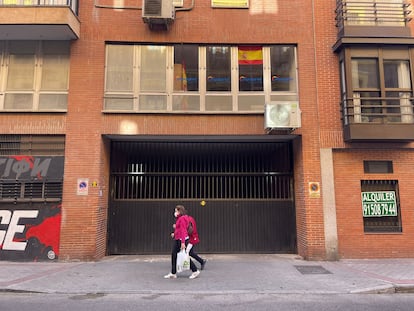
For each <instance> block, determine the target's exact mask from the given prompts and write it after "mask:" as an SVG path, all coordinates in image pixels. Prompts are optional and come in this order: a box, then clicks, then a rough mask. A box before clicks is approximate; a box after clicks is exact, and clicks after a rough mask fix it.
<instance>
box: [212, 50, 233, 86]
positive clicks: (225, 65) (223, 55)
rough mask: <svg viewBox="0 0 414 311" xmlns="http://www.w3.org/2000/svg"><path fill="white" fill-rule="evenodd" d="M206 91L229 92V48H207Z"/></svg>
mask: <svg viewBox="0 0 414 311" xmlns="http://www.w3.org/2000/svg"><path fill="white" fill-rule="evenodd" d="M206 74H207V91H230V90H231V78H230V77H231V55H230V47H226V46H209V47H207V72H206Z"/></svg>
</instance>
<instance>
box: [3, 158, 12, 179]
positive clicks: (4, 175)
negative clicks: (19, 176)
mask: <svg viewBox="0 0 414 311" xmlns="http://www.w3.org/2000/svg"><path fill="white" fill-rule="evenodd" d="M12 164H13V159H8V160H7V164H6V167H5V168H4V173H3V176H1V177H9V175H10V169H11V166H12Z"/></svg>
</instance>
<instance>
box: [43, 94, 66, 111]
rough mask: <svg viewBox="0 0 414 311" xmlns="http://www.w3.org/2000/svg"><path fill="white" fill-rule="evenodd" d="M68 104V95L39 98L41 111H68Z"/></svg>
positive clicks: (50, 95)
mask: <svg viewBox="0 0 414 311" xmlns="http://www.w3.org/2000/svg"><path fill="white" fill-rule="evenodd" d="M67 102H68V95H67V94H41V95H40V98H39V110H49V109H63V110H66V108H67Z"/></svg>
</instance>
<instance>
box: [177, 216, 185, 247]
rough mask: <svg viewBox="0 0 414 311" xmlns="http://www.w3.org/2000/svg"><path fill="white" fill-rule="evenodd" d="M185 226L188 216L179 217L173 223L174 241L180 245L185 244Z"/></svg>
mask: <svg viewBox="0 0 414 311" xmlns="http://www.w3.org/2000/svg"><path fill="white" fill-rule="evenodd" d="M187 226H188V216H187V215H179V216H178V217H177V220H176V221H175V230H174V239H176V240H180V241H181V243H185V240H186V238H187V237H188V233H187Z"/></svg>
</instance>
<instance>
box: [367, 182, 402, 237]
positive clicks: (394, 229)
mask: <svg viewBox="0 0 414 311" xmlns="http://www.w3.org/2000/svg"><path fill="white" fill-rule="evenodd" d="M366 191H368V192H372V191H373V192H375V191H395V196H396V198H395V200H396V209H397V215H396V216H370V217H364V216H363V215H361V216H362V224H363V229H364V233H368V234H370V233H373V234H384V233H402V232H403V228H402V219H401V206H400V195H399V187H398V180H361V193H362V192H366ZM361 200H362V199H361ZM361 212H363V211H362V210H361ZM393 222H394V226H392V225H389V224H392V223H393Z"/></svg>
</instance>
